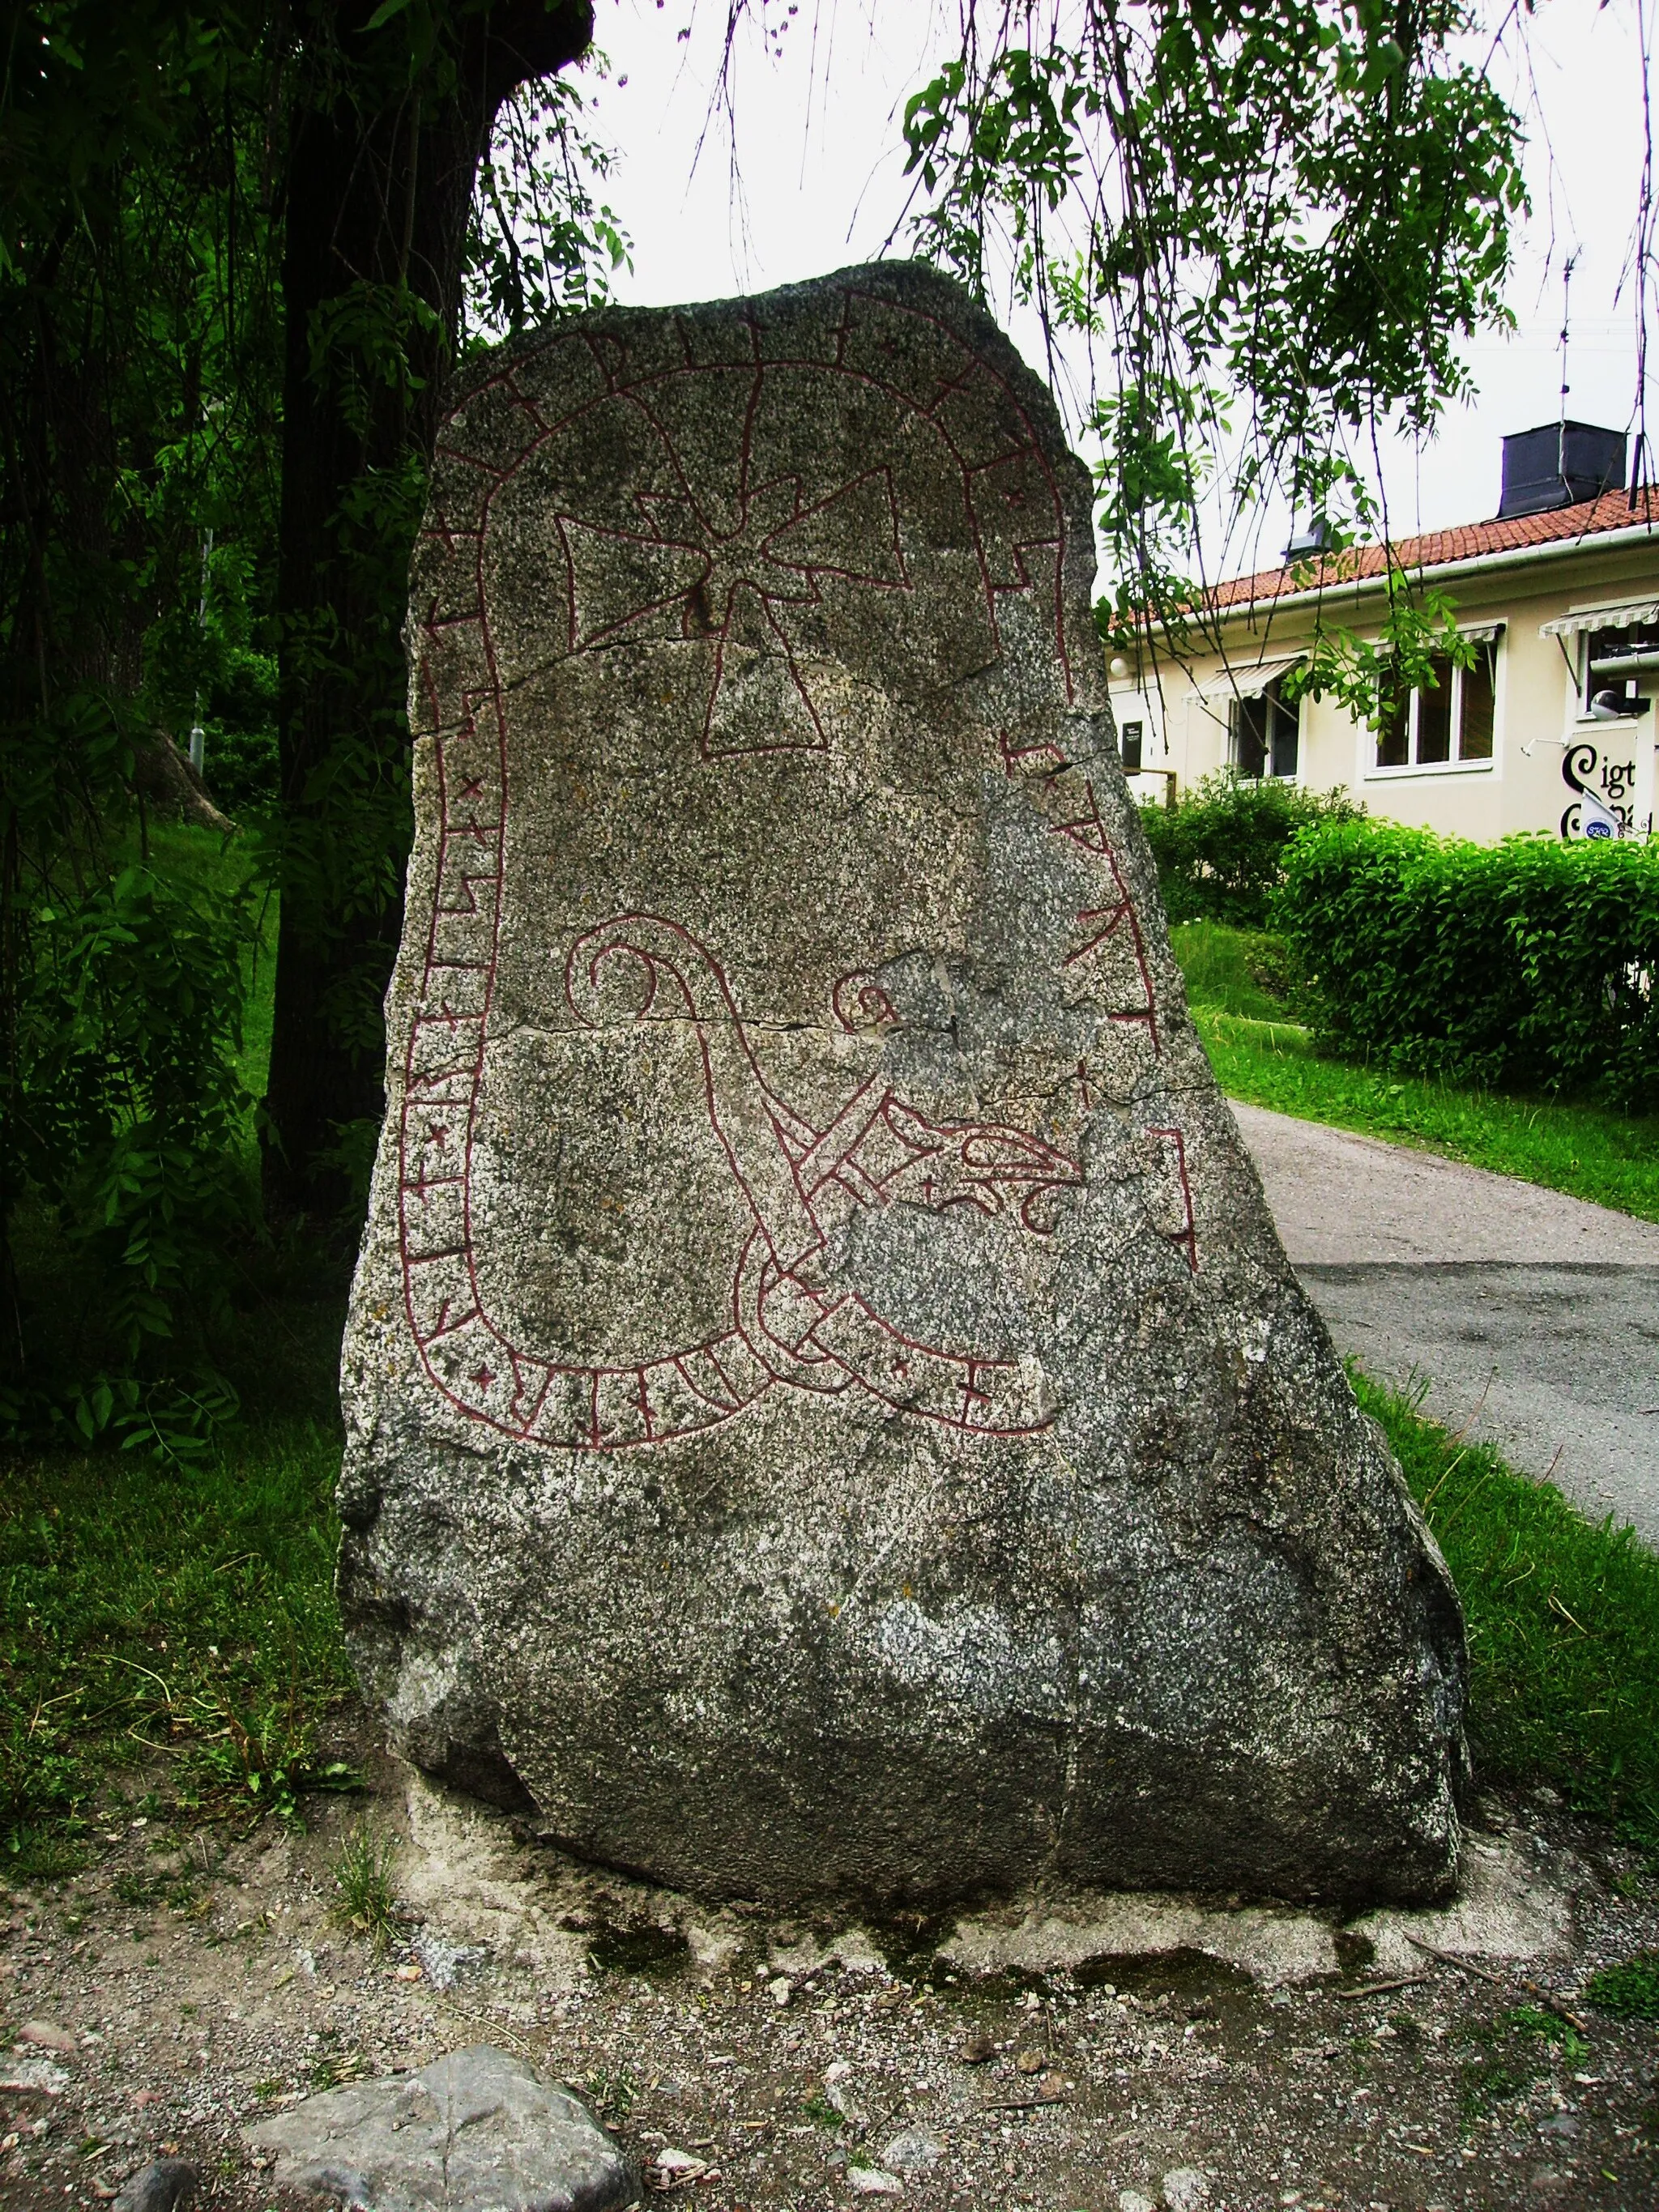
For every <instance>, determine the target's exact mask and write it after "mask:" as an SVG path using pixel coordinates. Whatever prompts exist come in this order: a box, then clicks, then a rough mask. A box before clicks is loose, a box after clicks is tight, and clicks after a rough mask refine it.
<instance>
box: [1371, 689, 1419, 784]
mask: <svg viewBox="0 0 1659 2212" xmlns="http://www.w3.org/2000/svg"><path fill="white" fill-rule="evenodd" d="M1382 706H1383V713H1382V718H1381V720H1379V721H1378V723H1377V726H1376V764H1377V766H1378V768H1404V767H1405V766H1406V765H1407V761H1408V759H1409V757H1410V754H1409V731H1410V725H1409V722H1408V720H1407V715H1408V714H1409V711H1410V708H1411V694H1410V692H1409V691H1395V692H1389V691H1385V692H1384V693H1383V702H1382Z"/></svg>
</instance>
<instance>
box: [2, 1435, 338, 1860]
mask: <svg viewBox="0 0 1659 2212" xmlns="http://www.w3.org/2000/svg"><path fill="white" fill-rule="evenodd" d="M339 1463H340V1447H339V1443H338V1440H337V1436H336V1435H334V1434H331V1432H330V1431H328V1430H326V1429H325V1428H323V1427H320V1426H318V1425H289V1426H287V1427H284V1428H282V1429H274V1430H270V1431H264V1432H258V1431H246V1430H244V1431H242V1432H241V1433H240V1435H239V1436H238V1437H236V1438H235V1441H234V1445H233V1444H228V1445H227V1447H226V1448H225V1449H223V1450H222V1452H221V1453H220V1454H219V1455H216V1456H215V1457H214V1458H212V1459H210V1460H205V1461H204V1462H199V1463H197V1464H193V1465H186V1466H184V1467H173V1468H166V1467H161V1466H157V1465H156V1464H155V1462H151V1461H149V1460H146V1459H143V1458H141V1457H140V1456H139V1455H137V1454H136V1453H135V1454H119V1453H112V1452H104V1453H99V1454H96V1455H87V1456H84V1457H82V1456H71V1455H57V1454H53V1455H46V1456H42V1457H40V1458H38V1459H33V1460H29V1461H25V1462H21V1463H14V1464H13V1465H12V1466H11V1467H9V1468H8V1470H7V1477H6V1484H5V1489H4V1493H3V1500H0V1881H3V1880H4V1878H5V1875H6V1872H7V1870H8V1867H10V1869H12V1870H14V1871H15V1872H18V1873H20V1874H21V1873H27V1872H29V1871H31V1870H33V1871H50V1870H52V1868H53V1867H54V1866H55V1865H59V1864H63V1863H66V1862H72V1860H73V1857H74V1856H75V1855H76V1844H77V1839H78V1838H81V1837H82V1836H83V1835H84V1834H85V1833H86V1832H87V1831H88V1828H89V1827H91V1828H94V1829H95V1826H96V1823H97V1816H98V1810H99V1807H100V1804H101V1803H102V1802H103V1798H104V1794H105V1790H106V1786H107V1784H108V1782H109V1780H110V1778H112V1774H114V1773H115V1772H116V1771H118V1770H121V1769H125V1768H131V1766H132V1765H135V1764H137V1763H138V1762H140V1761H144V1762H157V1761H159V1762H160V1763H161V1765H164V1766H165V1768H166V1770H167V1784H165V1785H164V1786H165V1788H166V1790H167V1796H168V1797H169V1798H170V1799H171V1800H173V1802H179V1801H182V1802H184V1803H185V1805H186V1806H191V1805H197V1806H201V1807H204V1808H208V1809H211V1810H219V1811H224V1812H229V1813H232V1814H240V1815H242V1816H244V1817H245V1816H246V1814H249V1813H251V1812H252V1811H254V1810H256V1809H257V1808H259V1807H260V1806H265V1807H270V1808H273V1809H276V1810H277V1811H279V1812H289V1811H290V1810H291V1808H292V1806H293V1802H294V1797H295V1791H296V1790H297V1789H299V1788H300V1787H301V1786H302V1785H304V1784H307V1783H314V1782H319V1781H322V1782H327V1781H330V1780H332V1781H338V1780H341V1779H342V1777H340V1776H338V1775H335V1776H332V1777H331V1776H328V1775H327V1774H326V1773H325V1767H326V1765H327V1761H326V1759H325V1758H324V1757H323V1756H322V1755H321V1754H319V1750H318V1743H319V1723H320V1722H321V1719H322V1717H323V1715H324V1713H325V1711H326V1709H327V1707H328V1706H329V1705H331V1703H332V1702H333V1701H335V1700H336V1699H337V1698H338V1697H339V1696H340V1694H341V1693H342V1692H343V1689H344V1688H345V1686H346V1683H347V1680H348V1672H347V1668H346V1662H345V1655H344V1650H343V1646H342V1644H341V1639H340V1624H339V1615H338V1612H337V1607H336V1606H335V1602H334V1586H333V1577H334V1555H335V1549H336V1545H337V1537H338V1529H337V1524H336V1522H335V1519H334V1512H333V1505H332V1493H333V1486H334V1482H335V1479H336V1476H337V1473H338V1470H339Z"/></svg>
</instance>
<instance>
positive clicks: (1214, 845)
mask: <svg viewBox="0 0 1659 2212" xmlns="http://www.w3.org/2000/svg"><path fill="white" fill-rule="evenodd" d="M1363 812H1364V808H1363V807H1359V806H1357V805H1355V804H1354V802H1353V801H1352V799H1348V798H1346V796H1345V795H1344V794H1343V793H1341V792H1340V791H1331V792H1326V793H1317V792H1311V791H1304V790H1303V789H1301V787H1299V786H1298V785H1296V784H1293V783H1290V784H1287V783H1275V782H1273V781H1263V782H1260V783H1255V782H1248V781H1244V780H1243V779H1242V778H1241V777H1240V776H1239V775H1237V774H1236V773H1235V771H1234V770H1233V769H1218V771H1217V773H1216V774H1215V775H1206V777H1205V778H1204V781H1202V782H1201V783H1200V784H1198V785H1196V786H1195V787H1194V788H1193V789H1192V790H1191V791H1189V792H1188V793H1185V794H1184V795H1183V796H1182V798H1180V799H1177V800H1176V804H1175V805H1173V806H1162V805H1155V804H1148V805H1145V806H1143V807H1142V809H1141V817H1140V818H1141V824H1142V827H1143V828H1144V829H1145V830H1146V842H1148V844H1150V845H1151V847H1152V858H1153V859H1154V860H1156V861H1157V863H1158V886H1159V889H1160V890H1162V891H1163V894H1164V906H1165V908H1166V909H1167V910H1168V913H1169V916H1170V921H1226V922H1231V923H1233V924H1235V925H1236V926H1237V927H1241V928H1245V929H1260V928H1261V927H1263V926H1264V925H1265V924H1266V922H1267V915H1268V909H1269V908H1270V907H1271V905H1272V902H1273V895H1274V893H1275V892H1276V891H1277V890H1278V889H1279V884H1281V883H1282V881H1283V880H1284V863H1285V848H1286V847H1287V846H1288V845H1289V844H1290V842H1291V839H1292V838H1293V837H1294V836H1297V833H1298V831H1300V830H1303V829H1308V828H1310V827H1311V826H1312V825H1314V824H1315V823H1322V822H1352V821H1354V820H1356V819H1357V818H1358V816H1359V815H1361V814H1362V813H1363Z"/></svg>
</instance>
